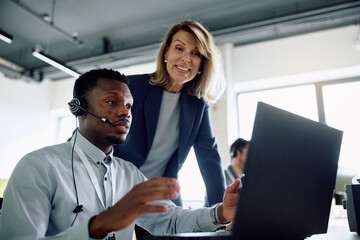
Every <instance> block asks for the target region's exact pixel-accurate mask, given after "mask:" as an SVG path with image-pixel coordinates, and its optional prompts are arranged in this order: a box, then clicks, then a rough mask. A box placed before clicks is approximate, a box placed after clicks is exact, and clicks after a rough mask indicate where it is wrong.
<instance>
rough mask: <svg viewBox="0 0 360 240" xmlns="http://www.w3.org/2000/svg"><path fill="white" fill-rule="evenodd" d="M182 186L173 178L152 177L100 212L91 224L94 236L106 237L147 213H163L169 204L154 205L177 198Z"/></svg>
mask: <svg viewBox="0 0 360 240" xmlns="http://www.w3.org/2000/svg"><path fill="white" fill-rule="evenodd" d="M179 189H180V187H179V185H178V184H177V180H176V179H173V178H152V179H150V180H148V181H146V182H144V183H141V184H139V185H137V186H135V187H134V188H133V189H132V190H131V191H130V192H128V193H127V194H126V195H125V196H124V197H123V198H122V199H121V200H120V201H119V202H117V203H116V204H115V205H114V206H113V207H111V208H109V209H107V210H106V211H104V212H102V213H100V214H99V215H98V216H96V217H95V218H94V219H93V220H92V221H91V223H90V224H89V234H90V237H92V238H104V237H105V236H106V235H107V234H108V233H109V232H112V231H118V230H121V229H124V228H126V227H127V226H129V225H130V224H131V223H132V222H133V221H135V219H137V218H138V217H140V216H141V215H143V214H145V213H162V212H166V211H167V206H156V205H152V204H151V202H153V201H158V200H168V199H171V200H173V199H176V198H177V197H178V194H177V192H178V191H179Z"/></svg>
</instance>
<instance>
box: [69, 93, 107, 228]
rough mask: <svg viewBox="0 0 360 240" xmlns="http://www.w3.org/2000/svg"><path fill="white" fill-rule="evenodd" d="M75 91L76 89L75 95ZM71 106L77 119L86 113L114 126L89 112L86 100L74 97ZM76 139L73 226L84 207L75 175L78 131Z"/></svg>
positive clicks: (72, 161)
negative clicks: (80, 199) (80, 200)
mask: <svg viewBox="0 0 360 240" xmlns="http://www.w3.org/2000/svg"><path fill="white" fill-rule="evenodd" d="M75 92H76V91H75V89H74V93H75ZM68 105H69V109H70V112H71V113H72V114H73V115H75V116H76V117H78V116H81V115H83V114H85V113H89V114H90V115H92V116H93V117H96V118H98V119H100V120H101V121H103V122H105V123H109V124H112V123H113V122H112V121H111V120H109V119H107V118H105V117H99V116H97V115H95V114H93V113H91V112H89V111H88V110H87V109H86V108H87V103H86V100H85V99H83V98H81V97H74V98H73V99H72V100H71V101H70V102H68ZM76 123H77V122H76ZM73 137H74V144H73V146H72V151H71V170H72V176H73V182H74V188H75V195H76V207H75V208H74V210H73V213H76V215H75V217H74V220H73V221H72V223H71V226H73V225H74V222H75V220H76V218H77V216H78V214H79V213H80V212H82V211H83V205H81V204H79V195H78V191H77V187H76V181H75V173H74V147H75V142H76V138H77V131H75V135H74V136H73Z"/></svg>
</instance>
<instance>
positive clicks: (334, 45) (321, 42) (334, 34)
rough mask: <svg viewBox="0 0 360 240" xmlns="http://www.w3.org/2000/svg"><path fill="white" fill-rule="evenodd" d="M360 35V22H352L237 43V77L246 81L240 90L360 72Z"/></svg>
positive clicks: (236, 78) (330, 78) (235, 71)
mask: <svg viewBox="0 0 360 240" xmlns="http://www.w3.org/2000/svg"><path fill="white" fill-rule="evenodd" d="M358 37H359V26H356V25H351V26H347V27H343V28H336V29H332V30H326V31H320V32H316V33H309V34H304V35H299V36H293V37H289V38H283V39H278V40H273V41H267V42H262V43H257V44H251V45H247V46H243V47H237V48H235V50H234V55H235V56H236V58H234V63H233V64H234V67H233V69H234V79H233V80H234V81H235V82H238V83H239V82H240V83H243V84H241V85H238V87H237V90H239V91H244V90H248V88H249V90H251V89H253V88H254V87H265V86H268V85H269V86H271V84H275V85H277V84H281V81H285V79H289V78H293V81H314V80H332V79H335V78H340V77H353V76H359V75H360V74H359V73H360V70H359V67H360V49H357V48H356V46H357V44H359V43H358V42H359V40H358ZM329 73H330V75H329ZM255 80H256V81H257V83H254V81H255ZM259 80H260V81H259ZM244 82H245V83H244ZM246 83H247V84H246ZM264 85H265V86H264ZM239 86H241V87H243V88H244V89H241V87H239Z"/></svg>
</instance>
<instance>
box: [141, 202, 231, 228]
mask: <svg viewBox="0 0 360 240" xmlns="http://www.w3.org/2000/svg"><path fill="white" fill-rule="evenodd" d="M153 204H159V205H168V211H167V212H166V213H150V214H145V215H143V216H142V217H140V218H139V219H137V221H136V222H137V224H138V225H139V226H141V227H143V228H144V229H146V230H147V231H149V232H150V233H151V234H153V235H168V234H175V233H188V232H212V231H215V230H217V229H219V228H220V227H222V226H225V224H219V223H216V221H215V219H214V215H213V213H212V211H214V210H215V207H212V208H199V209H183V208H182V207H179V206H175V205H174V204H173V203H172V202H171V201H157V202H156V203H153Z"/></svg>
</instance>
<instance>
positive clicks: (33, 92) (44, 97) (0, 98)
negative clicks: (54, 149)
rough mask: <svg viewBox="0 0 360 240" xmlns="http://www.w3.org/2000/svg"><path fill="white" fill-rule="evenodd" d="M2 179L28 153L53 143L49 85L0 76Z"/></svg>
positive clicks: (0, 156)
mask: <svg viewBox="0 0 360 240" xmlns="http://www.w3.org/2000/svg"><path fill="white" fill-rule="evenodd" d="M0 86H1V87H0V112H1V118H0V166H1V167H0V178H8V177H9V176H10V174H11V171H12V169H13V168H14V166H15V165H16V163H17V162H18V160H19V159H20V158H21V157H22V156H23V155H24V154H25V153H27V152H29V151H31V150H34V149H37V148H39V147H42V146H45V145H48V144H53V143H54V142H53V141H51V140H52V139H54V133H55V131H53V130H54V129H55V127H56V125H55V124H56V122H55V121H54V118H53V117H52V115H51V114H50V104H49V99H50V97H51V96H50V92H49V86H50V83H49V82H46V81H45V82H43V83H26V82H23V81H16V80H11V79H8V78H5V77H4V76H3V74H2V73H0Z"/></svg>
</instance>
